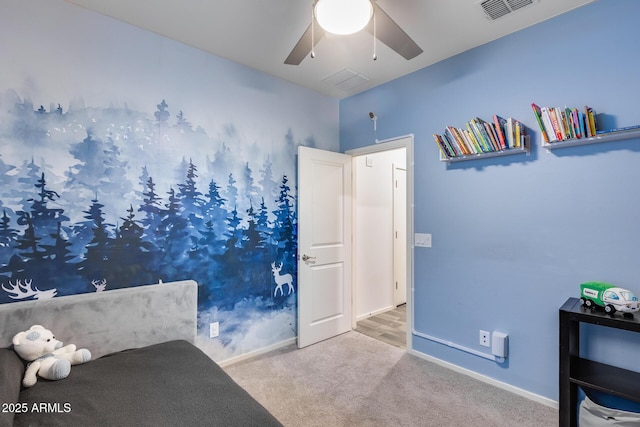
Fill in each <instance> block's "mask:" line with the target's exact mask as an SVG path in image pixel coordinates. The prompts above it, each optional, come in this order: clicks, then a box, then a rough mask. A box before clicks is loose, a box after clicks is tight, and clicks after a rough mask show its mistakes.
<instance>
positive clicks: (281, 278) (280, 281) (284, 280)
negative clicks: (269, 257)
mask: <svg viewBox="0 0 640 427" xmlns="http://www.w3.org/2000/svg"><path fill="white" fill-rule="evenodd" d="M280 270H282V263H280V266H279V267H276V263H275V262H272V263H271V271H273V278H274V279H275V280H276V288H275V289H274V290H273V296H274V297H275V296H276V295H277V294H278V290H279V291H280V295H282V296H284V291H283V290H282V286H283V285H287V286H288V288H289V293H287V295H291V294H292V293H293V277H291V275H290V274H288V273H287V274H284V275H280Z"/></svg>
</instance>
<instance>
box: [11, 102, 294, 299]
mask: <svg viewBox="0 0 640 427" xmlns="http://www.w3.org/2000/svg"><path fill="white" fill-rule="evenodd" d="M2 98H3V99H2V100H1V102H2V103H3V105H5V106H6V105H8V106H9V107H10V108H9V113H10V115H9V116H10V119H11V120H10V123H5V124H3V125H0V132H2V134H3V138H2V140H1V141H2V144H4V145H5V146H7V147H8V146H11V147H19V149H14V148H12V149H11V150H4V149H3V150H2V151H3V152H5V153H6V152H11V156H1V155H0V185H1V186H0V214H1V215H0V284H1V289H0V303H9V302H14V301H19V300H24V299H38V298H50V297H54V296H62V295H71V294H77V293H84V292H93V291H103V290H109V289H117V288H123V287H130V286H138V285H143V284H151V283H158V282H169V281H175V280H184V279H193V280H196V281H197V282H198V283H199V294H198V298H199V300H198V303H199V310H200V311H206V310H210V309H211V308H213V307H215V308H216V309H220V310H233V308H234V307H235V306H236V305H237V304H239V303H246V302H247V301H252V302H253V304H254V305H255V306H256V307H258V309H260V310H267V311H273V310H282V309H285V308H286V309H289V310H290V309H291V307H292V306H293V305H294V304H295V301H294V300H292V299H291V295H292V294H294V293H295V281H294V280H293V278H294V277H296V239H297V236H296V222H297V218H296V210H295V201H296V195H295V192H294V189H292V187H291V184H290V176H288V174H287V173H286V172H284V173H283V174H282V175H281V177H280V179H279V182H278V181H276V180H275V179H274V177H273V175H274V172H273V156H274V153H264V155H263V163H262V164H260V165H258V167H257V168H255V169H256V170H259V179H257V180H256V179H255V178H254V172H253V171H254V168H253V167H252V165H251V164H250V162H249V161H247V160H244V159H242V160H241V158H240V157H239V156H234V154H233V152H232V150H231V148H230V147H229V145H228V144H227V143H226V141H222V142H221V143H220V141H215V140H214V139H213V138H210V137H209V136H208V135H207V134H206V132H205V131H204V130H203V129H202V128H200V127H198V128H197V129H196V130H194V128H193V125H192V123H190V122H189V121H188V120H187V118H186V117H185V114H184V112H183V111H182V110H180V111H179V112H178V114H176V115H175V116H174V117H175V121H174V122H173V123H172V120H171V114H170V110H169V104H168V103H167V102H166V100H162V101H161V102H160V103H158V104H157V105H156V110H155V112H154V113H153V117H150V116H149V115H148V114H146V113H144V112H139V111H133V110H130V109H129V108H127V107H123V108H116V107H113V106H110V107H109V108H103V109H100V108H89V107H84V106H83V107H80V108H77V109H72V110H70V111H66V112H65V111H63V109H62V107H61V106H60V104H58V105H57V106H56V107H55V108H52V109H50V110H49V111H47V110H46V109H45V108H44V107H42V106H40V107H37V108H34V106H33V105H32V104H31V103H30V101H28V100H22V99H20V98H19V96H18V95H17V94H16V93H15V92H8V93H7V94H4V95H2ZM292 138H293V137H292V135H291V133H290V132H289V133H288V134H287V135H285V136H283V139H284V141H283V144H282V145H283V147H285V150H287V149H288V150H295V146H294V144H292ZM53 144H57V145H56V147H55V149H54V147H53ZM216 145H217V148H215V149H214V148H213V147H216ZM61 147H62V148H61ZM193 147H196V149H193ZM203 147H204V148H203ZM182 149H184V155H183V156H180V151H181V150H182ZM188 152H190V153H189V154H188ZM29 154H30V157H27V156H28V155H29ZM285 155H287V156H290V157H291V158H293V157H294V156H295V153H285ZM34 159H39V160H34ZM176 159H179V160H176ZM199 163H200V164H199ZM62 165H64V166H62ZM291 168H293V164H291ZM199 169H202V172H201V171H200V170H199ZM290 173H292V172H291V171H290ZM286 275H289V276H286ZM285 278H286V279H287V280H288V282H289V283H284V282H283V280H285ZM281 282H282V283H281ZM283 284H284V288H283V287H282V285H283ZM276 291H277V292H276Z"/></svg>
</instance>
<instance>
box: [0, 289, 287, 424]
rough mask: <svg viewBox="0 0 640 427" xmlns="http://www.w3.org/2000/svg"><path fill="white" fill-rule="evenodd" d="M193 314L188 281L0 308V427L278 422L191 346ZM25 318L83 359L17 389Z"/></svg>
mask: <svg viewBox="0 0 640 427" xmlns="http://www.w3.org/2000/svg"><path fill="white" fill-rule="evenodd" d="M196 317H197V284H196V283H195V282H194V281H181V282H173V283H161V284H156V285H147V286H139V287H134V288H127V289H118V290H112V291H105V292H96V293H91V294H82V295H72V296H65V297H57V298H52V299H48V300H38V301H24V302H16V303H11V304H3V305H0V381H2V382H1V383H0V405H2V407H1V408H0V410H1V411H0V426H2V427H4V426H39V425H46V426H89V425H92V426H281V424H280V423H279V422H278V420H277V419H276V418H274V417H273V416H272V415H271V414H270V413H269V412H268V411H267V410H266V409H265V408H264V407H263V406H262V405H260V404H259V403H258V402H257V401H256V400H255V399H253V398H252V397H251V396H250V395H249V394H248V393H247V392H246V391H245V390H244V389H242V388H241V387H240V386H239V385H237V384H236V383H235V382H234V381H233V380H232V379H231V377H229V376H228V375H227V374H226V373H225V372H224V371H223V370H222V368H220V367H219V366H218V365H217V364H216V363H215V362H214V361H213V360H211V358H209V356H207V355H206V354H205V353H203V352H202V351H201V350H200V349H198V348H197V347H196V346H195V345H193V342H194V339H195V335H196ZM33 324H41V325H44V326H46V327H47V328H48V329H50V330H52V331H53V332H54V333H55V334H56V337H57V338H59V339H60V340H61V341H63V342H64V343H65V344H76V345H77V347H78V348H87V349H89V350H90V351H91V353H92V359H91V361H89V362H87V363H85V364H82V365H75V366H73V367H72V368H71V373H70V375H69V376H68V377H67V378H65V379H62V380H59V381H48V380H44V379H42V378H38V382H37V384H36V385H34V386H33V387H30V388H24V387H22V386H21V381H22V377H23V374H24V369H25V366H26V365H25V363H24V362H23V361H22V360H21V359H20V358H19V357H18V356H17V354H16V353H15V352H14V351H13V350H12V349H11V339H12V337H13V335H15V334H16V333H17V332H19V331H22V330H26V329H28V328H29V327H30V326H31V325H33Z"/></svg>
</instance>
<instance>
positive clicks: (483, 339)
mask: <svg viewBox="0 0 640 427" xmlns="http://www.w3.org/2000/svg"><path fill="white" fill-rule="evenodd" d="M490 337H491V334H490V333H489V332H487V331H482V330H481V331H480V345H481V346H484V347H491V338H490Z"/></svg>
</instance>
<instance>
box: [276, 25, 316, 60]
mask: <svg viewBox="0 0 640 427" xmlns="http://www.w3.org/2000/svg"><path fill="white" fill-rule="evenodd" d="M313 32H314V34H313V45H314V46H315V45H317V44H318V42H319V41H320V39H321V38H322V37H324V35H325V32H324V30H323V29H322V28H320V25H318V24H317V23H316V25H315V27H314V29H313ZM309 52H311V25H309V26H308V27H307V30H306V31H305V32H304V34H302V37H300V40H298V43H296V45H295V46H294V47H293V50H292V51H291V53H290V54H289V56H287V59H285V60H284V63H285V64H288V65H299V64H300V63H301V62H302V60H303V59H304V58H306V57H307V55H308V54H309Z"/></svg>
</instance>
